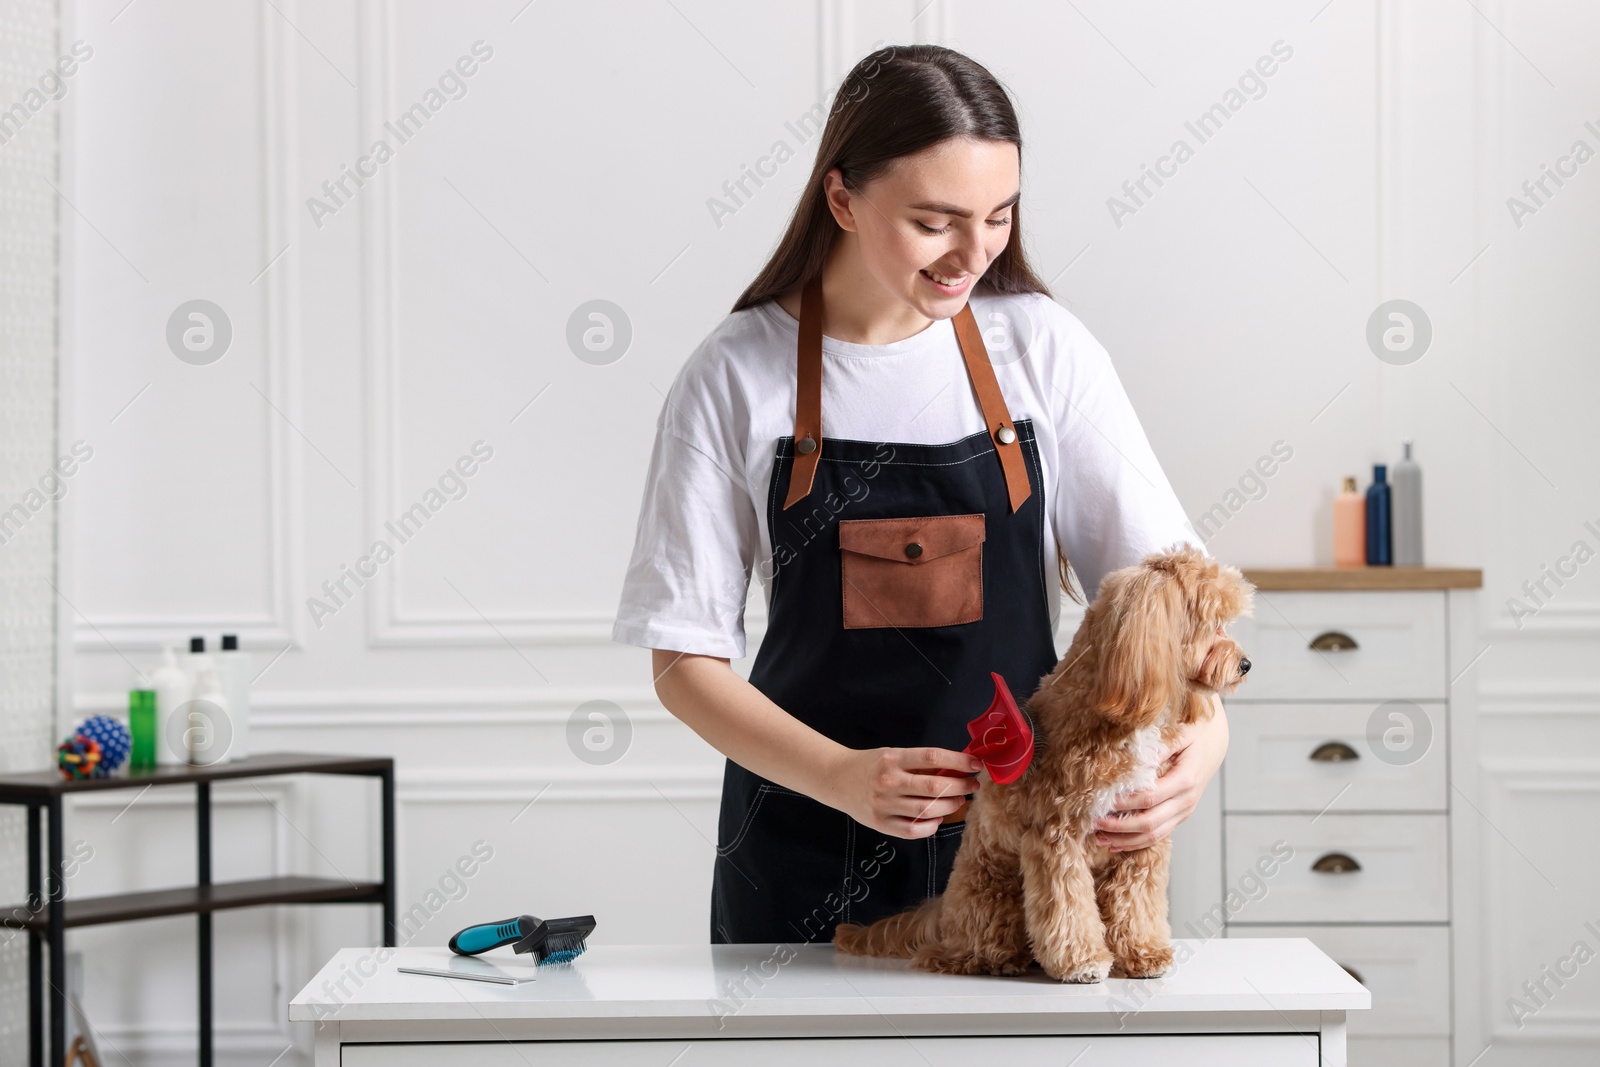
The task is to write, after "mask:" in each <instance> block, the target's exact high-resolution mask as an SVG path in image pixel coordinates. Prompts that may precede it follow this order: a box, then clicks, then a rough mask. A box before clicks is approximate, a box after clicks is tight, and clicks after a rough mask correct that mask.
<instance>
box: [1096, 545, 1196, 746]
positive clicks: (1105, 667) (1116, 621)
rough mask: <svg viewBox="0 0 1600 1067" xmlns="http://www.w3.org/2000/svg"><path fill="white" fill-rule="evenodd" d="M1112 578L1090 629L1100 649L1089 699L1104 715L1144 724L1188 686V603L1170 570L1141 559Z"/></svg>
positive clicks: (1154, 717) (1155, 716)
mask: <svg viewBox="0 0 1600 1067" xmlns="http://www.w3.org/2000/svg"><path fill="white" fill-rule="evenodd" d="M1112 578H1113V576H1112V575H1108V576H1107V579H1108V580H1111V579H1112ZM1114 578H1115V580H1114V584H1113V585H1112V587H1111V588H1110V589H1109V590H1107V592H1109V594H1110V595H1109V596H1108V597H1107V598H1106V602H1105V603H1104V604H1103V605H1101V606H1102V607H1103V608H1104V609H1105V610H1104V612H1103V613H1102V614H1101V616H1100V619H1099V620H1098V623H1099V625H1098V632H1097V633H1096V634H1095V642H1096V645H1097V646H1098V650H1099V653H1100V655H1099V665H1098V667H1097V670H1096V674H1095V685H1094V691H1093V693H1092V695H1091V697H1090V703H1091V705H1092V706H1093V708H1094V710H1095V711H1096V712H1098V713H1099V714H1101V715H1104V716H1106V717H1107V718H1111V719H1117V720H1120V721H1125V722H1130V723H1134V724H1138V725H1144V724H1146V723H1149V722H1153V721H1155V720H1156V718H1157V717H1158V716H1160V714H1161V712H1162V711H1164V710H1165V709H1166V708H1168V707H1170V706H1171V705H1172V704H1173V702H1174V701H1177V700H1180V699H1182V698H1183V695H1184V692H1185V691H1186V690H1187V689H1188V673H1187V670H1186V664H1185V662H1184V659H1185V649H1184V633H1185V631H1186V629H1187V628H1188V618H1189V611H1188V605H1187V603H1186V601H1185V599H1184V595H1183V589H1182V587H1181V586H1180V585H1179V584H1178V582H1177V581H1176V580H1175V578H1174V577H1173V575H1172V574H1171V572H1170V571H1167V570H1163V569H1160V568H1155V567H1149V566H1144V565H1140V566H1137V567H1130V568H1128V569H1127V571H1126V573H1119V574H1116V575H1115V576H1114Z"/></svg>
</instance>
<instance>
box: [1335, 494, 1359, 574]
mask: <svg viewBox="0 0 1600 1067" xmlns="http://www.w3.org/2000/svg"><path fill="white" fill-rule="evenodd" d="M1366 563H1367V500H1366V498H1365V497H1364V496H1362V495H1361V494H1360V493H1358V492H1357V491H1356V480H1355V479H1354V478H1346V479H1345V480H1344V491H1343V492H1342V493H1339V494H1338V495H1337V496H1335V497H1334V498H1333V565H1334V566H1335V567H1364V566H1366Z"/></svg>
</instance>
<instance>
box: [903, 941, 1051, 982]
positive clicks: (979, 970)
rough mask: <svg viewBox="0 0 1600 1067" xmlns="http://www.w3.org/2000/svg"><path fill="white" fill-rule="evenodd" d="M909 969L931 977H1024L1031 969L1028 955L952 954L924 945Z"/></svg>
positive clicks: (933, 946)
mask: <svg viewBox="0 0 1600 1067" xmlns="http://www.w3.org/2000/svg"><path fill="white" fill-rule="evenodd" d="M911 966H913V967H915V968H917V969H918V970H922V971H929V972H932V973H934V974H993V975H1002V976H1007V977H1010V976H1015V975H1019V974H1026V973H1027V971H1028V968H1029V967H1031V966H1033V954H1032V953H1031V952H1023V953H1021V954H1020V955H1019V954H1017V953H999V954H994V953H988V954H986V953H978V952H952V951H949V950H948V949H945V948H943V947H942V946H938V945H924V946H923V947H922V948H920V949H918V950H917V952H916V954H915V955H913V956H912V957H911Z"/></svg>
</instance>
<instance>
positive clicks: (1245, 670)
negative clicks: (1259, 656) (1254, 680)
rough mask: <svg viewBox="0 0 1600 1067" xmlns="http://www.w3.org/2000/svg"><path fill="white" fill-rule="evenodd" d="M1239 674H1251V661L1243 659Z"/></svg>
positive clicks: (1240, 662) (1240, 663)
mask: <svg viewBox="0 0 1600 1067" xmlns="http://www.w3.org/2000/svg"><path fill="white" fill-rule="evenodd" d="M1239 673H1240V674H1249V673H1250V661H1249V660H1247V659H1241V660H1240V661H1239Z"/></svg>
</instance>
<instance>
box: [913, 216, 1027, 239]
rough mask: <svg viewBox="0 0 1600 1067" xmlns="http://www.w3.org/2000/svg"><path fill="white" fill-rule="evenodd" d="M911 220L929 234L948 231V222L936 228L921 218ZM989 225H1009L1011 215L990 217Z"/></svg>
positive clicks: (933, 234) (935, 234)
mask: <svg viewBox="0 0 1600 1067" xmlns="http://www.w3.org/2000/svg"><path fill="white" fill-rule="evenodd" d="M913 221H915V222H916V223H917V227H918V228H919V229H921V230H922V232H923V233H925V234H929V235H930V236H938V235H939V234H941V233H949V232H950V225H949V223H946V224H945V225H943V226H941V227H939V228H938V229H937V230H936V229H934V228H933V227H932V226H929V225H928V224H927V223H925V222H922V221H921V220H913ZM989 225H990V226H994V227H996V228H998V227H1001V226H1009V225H1011V217H1010V216H1009V215H1008V216H1006V217H1005V218H1003V219H990V220H989Z"/></svg>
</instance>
